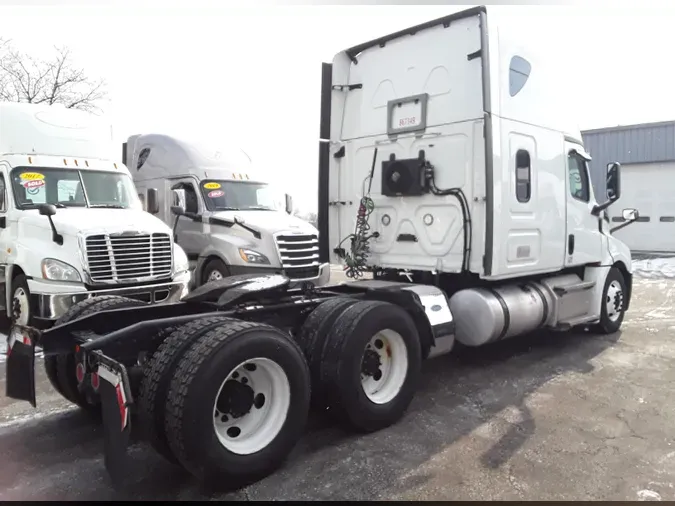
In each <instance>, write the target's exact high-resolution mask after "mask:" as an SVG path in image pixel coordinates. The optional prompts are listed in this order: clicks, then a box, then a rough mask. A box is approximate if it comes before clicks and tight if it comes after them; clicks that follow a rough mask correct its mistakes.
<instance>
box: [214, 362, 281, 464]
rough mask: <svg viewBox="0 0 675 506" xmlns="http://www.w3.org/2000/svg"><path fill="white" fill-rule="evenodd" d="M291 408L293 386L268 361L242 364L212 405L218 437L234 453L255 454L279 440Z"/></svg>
mask: <svg viewBox="0 0 675 506" xmlns="http://www.w3.org/2000/svg"><path fill="white" fill-rule="evenodd" d="M228 382H232V383H229V384H228ZM226 384H228V388H227V389H226V388H225V385H226ZM242 387H243V388H242ZM246 387H248V390H246ZM261 396H262V397H261ZM251 399H252V401H251ZM228 400H229V401H230V402H229V403H228V402H227V401H228ZM219 401H220V402H219ZM251 402H253V403H252V405H250V406H249V404H250V403H251ZM219 404H220V405H219ZM290 405H291V385H290V383H289V381H288V377H287V376H286V373H285V372H284V370H283V369H282V368H281V366H280V365H279V364H277V363H276V362H274V361H272V360H270V359H267V358H254V359H251V360H247V361H246V362H242V363H241V364H239V365H238V366H237V367H236V368H234V370H232V371H231V372H230V374H229V375H228V376H227V378H226V379H225V381H223V384H222V385H221V386H220V388H219V389H218V395H216V399H215V401H214V404H213V427H214V429H215V431H216V436H217V437H218V440H219V441H220V444H222V445H223V446H224V447H225V448H226V449H227V450H229V451H231V452H232V453H236V454H239V455H250V454H251V453H256V452H258V451H260V450H262V449H263V448H265V447H266V446H267V445H269V444H270V443H271V442H272V440H273V439H274V438H275V437H277V435H278V434H279V432H280V431H281V428H282V427H283V425H284V423H285V421H286V417H287V416H288V410H289V408H290ZM247 407H248V408H249V409H248V411H246V408H247ZM242 411H245V414H242Z"/></svg>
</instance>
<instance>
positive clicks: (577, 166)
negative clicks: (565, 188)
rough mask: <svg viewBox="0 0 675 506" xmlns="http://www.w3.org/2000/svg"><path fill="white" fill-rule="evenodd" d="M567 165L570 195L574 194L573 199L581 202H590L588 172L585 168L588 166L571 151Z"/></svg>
mask: <svg viewBox="0 0 675 506" xmlns="http://www.w3.org/2000/svg"><path fill="white" fill-rule="evenodd" d="M567 164H568V171H569V183H570V193H571V194H572V197H574V198H575V199H577V200H581V201H582V202H588V201H589V199H590V195H589V183H588V173H587V172H586V167H585V165H586V164H585V163H584V161H583V160H581V158H580V157H579V155H577V154H576V153H575V152H574V151H571V152H570V153H569V155H567Z"/></svg>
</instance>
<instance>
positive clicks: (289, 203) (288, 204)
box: [286, 193, 293, 214]
mask: <svg viewBox="0 0 675 506" xmlns="http://www.w3.org/2000/svg"><path fill="white" fill-rule="evenodd" d="M286 212H287V213H288V214H292V213H293V197H291V196H290V195H289V194H288V193H287V194H286Z"/></svg>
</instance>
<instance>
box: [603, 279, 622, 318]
mask: <svg viewBox="0 0 675 506" xmlns="http://www.w3.org/2000/svg"><path fill="white" fill-rule="evenodd" d="M605 308H606V309H607V318H609V320H610V321H612V322H615V321H617V320H618V319H619V317H620V316H621V312H622V311H623V290H622V289H621V283H619V282H618V281H612V282H611V283H610V284H609V287H608V288H607V297H606V298H605Z"/></svg>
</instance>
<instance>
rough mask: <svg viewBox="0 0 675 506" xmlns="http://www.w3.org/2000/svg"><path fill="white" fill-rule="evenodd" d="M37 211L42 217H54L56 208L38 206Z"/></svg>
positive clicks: (50, 205) (45, 205) (49, 205)
mask: <svg viewBox="0 0 675 506" xmlns="http://www.w3.org/2000/svg"><path fill="white" fill-rule="evenodd" d="M38 209H39V210H40V215H42V216H54V215H55V214H56V206H55V205H53V204H40V207H38Z"/></svg>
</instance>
